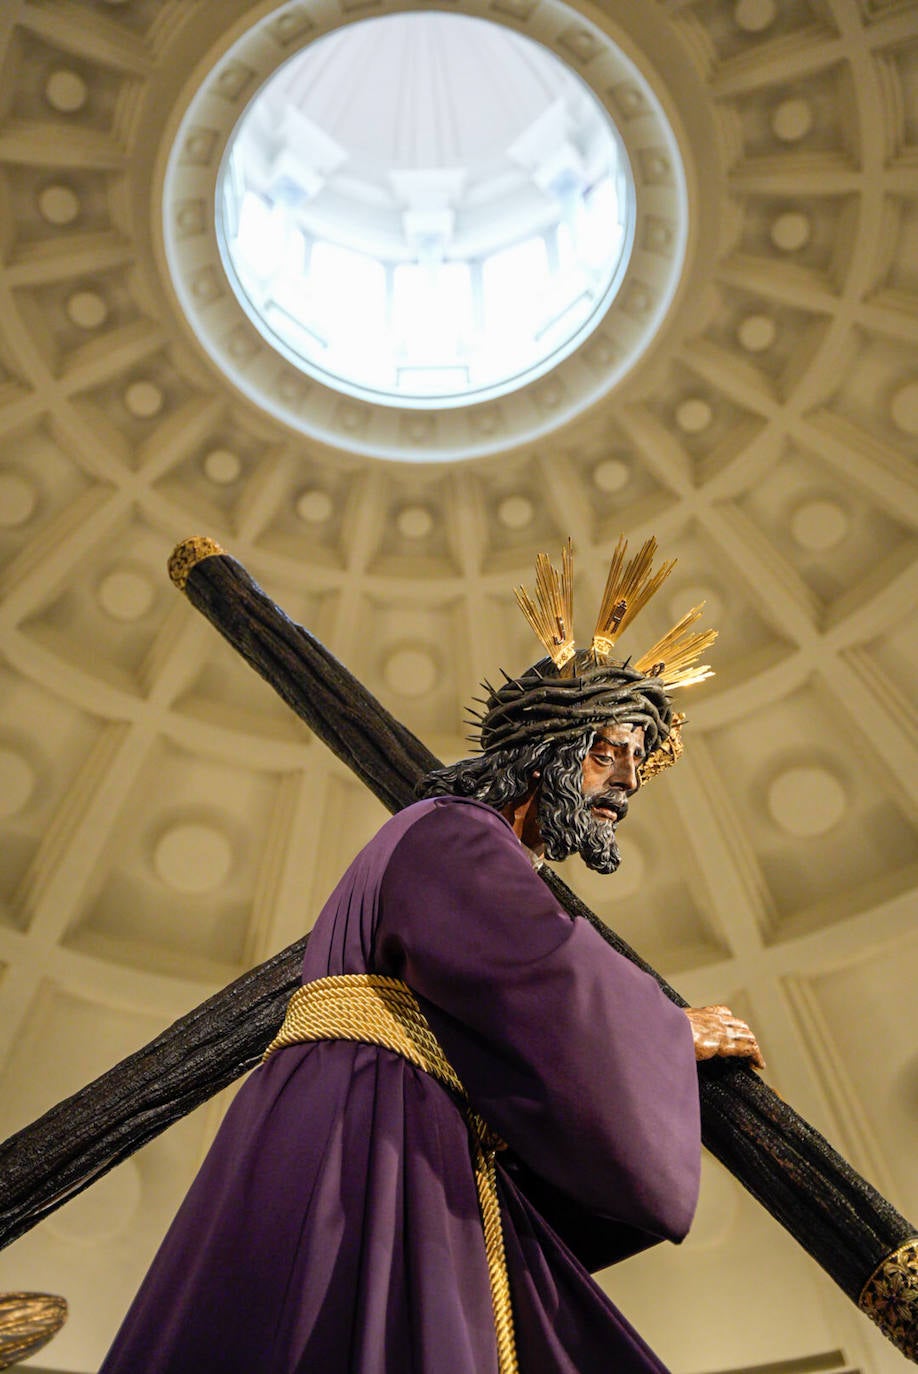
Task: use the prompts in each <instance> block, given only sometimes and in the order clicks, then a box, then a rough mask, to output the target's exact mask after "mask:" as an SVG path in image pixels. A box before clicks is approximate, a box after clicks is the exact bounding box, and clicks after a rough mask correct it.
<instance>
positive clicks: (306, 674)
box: [0, 539, 918, 1360]
mask: <svg viewBox="0 0 918 1374" xmlns="http://www.w3.org/2000/svg"><path fill="white" fill-rule="evenodd" d="M170 573H171V575H172V577H173V580H174V581H175V582H176V583H177V585H179V586H181V587H183V588H184V590H185V592H186V594H187V596H188V599H189V600H190V601H191V603H192V604H193V605H194V606H195V607H197V609H198V610H199V611H201V612H202V613H203V614H204V615H205V616H206V617H207V618H208V619H209V620H210V621H211V622H212V623H213V624H214V625H215V626H216V628H217V629H218V630H219V631H220V633H221V634H222V635H223V636H224V637H225V638H226V639H227V640H229V642H230V644H232V645H233V647H234V648H235V649H237V650H238V651H239V653H240V654H241V655H242V656H243V658H245V659H246V660H247V661H248V662H249V663H250V664H251V665H252V667H253V668H255V670H256V671H257V672H258V673H260V674H261V676H262V677H264V678H265V679H266V680H267V681H268V682H269V683H270V684H271V686H272V687H274V688H275V690H276V691H277V692H279V694H280V695H281V696H282V697H283V699H284V700H285V701H286V702H287V704H288V705H289V706H290V707H291V708H292V709H293V710H294V711H295V712H296V713H297V715H299V716H301V717H302V719H303V720H305V721H306V723H307V724H308V725H309V726H310V727H311V728H312V729H313V730H314V731H315V733H316V734H317V735H319V737H320V738H321V739H323V740H324V741H325V743H326V744H327V745H328V746H329V748H330V749H332V750H333V751H334V753H335V754H337V756H338V757H339V758H340V759H342V760H343V761H344V762H345V763H346V764H347V765H348V766H349V767H350V768H352V769H353V771H354V772H355V773H356V774H357V776H358V777H359V778H361V779H362V780H363V781H364V782H365V783H366V785H367V786H368V787H369V788H370V789H371V791H372V792H374V793H375V795H376V796H377V797H379V799H380V801H382V802H383V804H384V805H385V806H386V807H388V809H389V810H390V811H398V810H400V809H401V808H402V807H404V806H406V805H408V804H409V803H410V802H411V801H412V800H413V799H414V788H415V784H416V782H417V780H418V779H419V777H421V776H422V775H423V774H424V773H426V772H428V771H429V770H430V769H431V768H435V767H437V766H438V764H439V760H437V759H436V758H435V757H434V756H433V754H431V752H430V750H429V749H427V748H426V747H425V745H423V744H422V743H421V741H420V740H419V739H418V738H417V737H416V736H415V735H413V734H412V732H411V731H410V730H408V729H406V727H405V726H404V725H401V724H400V723H399V722H398V721H397V720H396V719H395V718H394V717H393V716H391V715H390V714H389V712H388V711H386V710H385V709H384V707H383V706H381V705H380V703H379V702H378V701H377V700H376V698H375V697H373V696H372V695H371V694H370V693H369V692H368V691H367V690H366V688H364V687H363V686H362V685H361V684H360V683H359V682H358V681H357V679H356V678H355V677H354V676H353V675H352V674H351V673H349V672H348V670H347V669H346V668H345V667H344V666H343V665H342V664H341V663H339V662H338V660H337V659H336V658H334V657H333V656H332V655H331V654H330V653H329V652H328V650H327V649H325V648H324V647H323V646H322V645H321V644H320V643H319V642H318V641H317V640H316V639H314V638H313V636H312V635H311V634H309V632H308V631H307V630H305V629H303V628H302V627H301V626H299V625H296V624H294V623H293V622H292V621H291V620H289V619H288V617H287V616H286V615H284V613H283V611H282V610H280V608H279V607H277V606H275V605H274V603H273V602H272V601H271V600H270V599H269V598H268V597H267V596H265V594H264V592H262V590H261V589H260V588H259V587H258V586H257V585H256V583H255V582H253V580H252V579H251V578H250V577H249V575H248V573H247V572H246V571H245V569H244V568H243V567H242V566H241V565H240V564H239V563H237V562H236V561H235V560H234V559H232V558H229V557H227V556H225V555H223V554H222V551H221V550H220V549H219V548H218V546H216V545H214V544H212V543H211V541H209V540H203V539H194V540H186V541H185V543H184V544H180V545H179V546H178V548H177V549H176V551H175V553H174V554H173V556H172V559H171V560H170ZM542 877H543V880H544V881H545V882H547V883H548V886H549V887H550V888H551V890H552V892H553V893H554V895H555V897H556V898H557V900H558V901H559V902H560V904H561V905H562V906H564V907H565V908H566V910H567V911H569V912H570V913H571V914H572V915H574V916H578V917H581V918H582V919H584V920H587V921H589V922H590V923H591V925H593V926H595V927H596V929H597V930H598V931H599V933H600V934H601V935H602V937H603V939H605V940H607V941H608V942H609V944H610V945H612V946H613V948H614V949H616V950H618V952H619V953H620V954H623V955H624V956H625V957H626V958H627V959H630V960H631V961H632V962H633V963H636V964H638V965H639V966H640V967H641V968H643V969H644V970H645V971H646V972H647V973H649V974H651V976H652V977H654V978H655V979H656V980H657V982H658V983H659V984H660V986H661V988H662V989H663V991H664V992H665V993H666V995H667V996H668V997H670V998H671V999H672V1000H673V1001H674V1002H676V1003H677V1004H678V1005H679V1006H685V1005H686V1003H685V1002H684V1000H683V998H681V997H680V996H679V994H678V993H677V992H676V991H675V990H674V989H673V988H671V987H670V986H669V984H668V983H667V982H666V981H665V980H664V979H663V978H661V977H660V975H659V974H658V973H656V972H655V971H654V970H653V969H652V968H650V967H649V965H648V964H646V963H645V962H644V960H643V959H641V958H640V957H639V956H638V955H637V954H636V953H635V952H634V950H632V949H631V948H630V946H628V945H627V944H626V943H625V941H624V940H622V939H621V938H620V936H618V935H616V934H614V932H612V931H611V930H609V929H608V927H607V926H606V925H605V924H604V923H603V922H602V921H600V920H599V918H598V917H597V916H595V915H594V914H593V912H592V911H590V910H589V909H588V908H587V907H586V906H585V905H584V904H583V903H582V902H581V901H580V899H579V898H578V897H576V896H575V894H574V893H573V892H571V890H570V889H569V888H568V887H567V886H566V884H565V883H563V882H562V881H561V879H560V878H559V877H558V876H557V874H556V873H553V872H552V871H551V870H550V869H548V868H544V869H542ZM305 945H306V940H305V938H304V939H302V940H299V941H297V943H296V944H293V945H291V946H290V947H289V949H286V950H284V951H283V952H282V953H280V954H277V955H275V956H274V958H272V959H269V960H268V961H267V962H266V963H264V964H262V965H261V966H260V967H259V968H256V969H253V970H252V971H251V972H250V973H246V974H245V975H244V976H243V977H242V978H239V979H237V981H236V982H235V983H231V984H230V986H229V987H227V988H224V990H223V991H222V992H220V993H217V995H216V996H215V997H211V998H210V999H209V1000H208V1001H207V1002H204V1003H202V1005H201V1006H199V1007H197V1008H195V1010H194V1011H192V1012H190V1013H189V1014H188V1015H187V1016H184V1017H182V1019H181V1020H180V1021H177V1022H176V1023H175V1024H174V1025H173V1026H171V1027H170V1028H169V1029H168V1030H166V1031H164V1032H163V1034H162V1035H160V1036H158V1037H157V1039H156V1040H153V1041H152V1042H151V1043H150V1044H149V1045H147V1046H145V1047H144V1048H143V1049H141V1050H139V1051H138V1052H137V1053H136V1054H133V1055H131V1056H130V1057H129V1058H128V1059H125V1060H124V1061H123V1062H122V1063H120V1064H118V1065H116V1066H115V1068H113V1069H111V1070H109V1072H108V1073H106V1074H103V1075H102V1077H101V1078H98V1079H96V1080H95V1082H94V1083H91V1084H89V1086H88V1087H86V1088H83V1089H82V1091H80V1092H78V1093H76V1094H75V1095H74V1096H73V1097H71V1098H68V1099H67V1100H66V1101H65V1102H61V1103H59V1104H58V1105H57V1106H56V1107H53V1108H52V1109H51V1110H50V1111H49V1112H47V1113H46V1114H45V1115H44V1116H43V1117H40V1118H39V1120H38V1121H36V1122H34V1123H33V1124H32V1125H31V1126H27V1127H26V1128H25V1129H24V1130H22V1131H20V1132H19V1133H18V1134H17V1135H14V1136H11V1137H10V1139H9V1140H8V1141H6V1142H5V1143H4V1144H3V1145H0V1180H2V1184H0V1245H4V1244H8V1243H9V1242H10V1241H11V1240H13V1239H15V1237H17V1236H19V1235H21V1234H22V1233H23V1232H25V1231H27V1230H28V1229H29V1228H30V1227H32V1226H34V1225H35V1224H36V1223H37V1222H38V1221H40V1220H41V1219H42V1218H43V1217H45V1216H47V1215H48V1214H49V1212H51V1211H53V1210H54V1209H55V1208H56V1207H59V1206H60V1205H61V1204H62V1203H64V1202H66V1201H67V1200H68V1199H69V1198H71V1197H73V1196H74V1195H75V1194H76V1193H78V1192H80V1191H81V1190H82V1189H83V1188H86V1187H88V1186H89V1184H90V1183H92V1182H93V1181H94V1180H95V1179H97V1178H99V1177H100V1176H101V1175H102V1174H104V1173H106V1172H107V1171H108V1170H109V1169H111V1168H112V1167H113V1166H114V1165H115V1164H117V1163H119V1162H120V1161H121V1160H122V1159H125V1158H126V1157H127V1156H128V1155H130V1154H132V1153H133V1152H134V1151H135V1150H137V1149H138V1148H139V1147H140V1146H141V1145H143V1144H145V1143H146V1142H147V1141H148V1140H152V1139H153V1137H154V1136H156V1135H158V1134H159V1133H160V1131H163V1130H165V1128H166V1127H167V1126H168V1125H170V1124H171V1123H172V1122H173V1121H176V1120H178V1119H179V1118H180V1117H182V1116H184V1115H185V1114H186V1113H187V1112H189V1111H191V1110H192V1108H193V1107H196V1106H198V1105H199V1104H200V1103H201V1102H204V1101H206V1100H207V1099H208V1098H209V1097H211V1096H213V1094H214V1093H216V1092H218V1091H219V1090H220V1089H221V1088H223V1087H225V1086H226V1085H227V1084H228V1083H231V1082H232V1081H233V1080H234V1079H235V1078H237V1077H238V1076H239V1075H240V1074H242V1073H244V1072H245V1071H246V1070H247V1069H250V1068H252V1067H253V1066H254V1065H255V1064H257V1063H258V1061H259V1059H260V1057H261V1054H262V1052H263V1051H264V1049H265V1048H266V1046H267V1045H268V1044H269V1043H270V1041H271V1040H272V1038H273V1036H274V1034H275V1031H276V1029H277V1027H278V1025H279V1024H280V1022H281V1020H282V1019H283V1014H284V1008H285V1005H286V1002H287V999H288V997H289V995H290V993H291V992H292V991H293V989H294V988H295V987H297V986H298V984H299V981H300V964H301V962H302V958H303V950H304V948H305ZM698 1078H699V1088H700V1093H701V1114H702V1132H703V1139H704V1143H705V1145H706V1146H707V1148H708V1149H709V1150H710V1151H711V1152H712V1153H713V1154H715V1155H716V1156H717V1158H718V1159H720V1160H721V1161H722V1163H723V1164H725V1165H726V1167H727V1168H728V1169H729V1170H730V1171H731V1173H732V1174H733V1175H734V1176H735V1177H736V1178H737V1179H739V1181H740V1182H741V1183H742V1184H743V1185H744V1187H746V1188H747V1189H748V1190H749V1192H751V1193H752V1195H753V1196H754V1197H756V1198H758V1200H759V1202H761V1203H762V1205H763V1206H764V1207H765V1208H767V1210H768V1211H769V1212H770V1213H771V1214H772V1216H773V1217H775V1218H776V1219H777V1220H778V1221H779V1222H780V1223H781V1225H782V1226H784V1227H785V1229H786V1230H788V1231H789V1232H790V1233H791V1235H792V1236H794V1237H795V1239H796V1240H798V1241H799V1242H800V1244H801V1245H802V1246H803V1247H804V1249H805V1250H807V1251H808V1253H809V1254H810V1255H812V1256H813V1258H814V1259H815V1260H816V1261H817V1263H818V1264H820V1265H821V1266H822V1268H823V1269H825V1271H826V1272H827V1273H828V1274H830V1275H831V1277H832V1278H833V1279H834V1280H835V1281H836V1283H838V1284H839V1286H840V1287H841V1288H842V1289H844V1291H845V1292H846V1293H847V1294H848V1296H849V1297H850V1298H852V1299H853V1301H854V1302H856V1303H858V1304H859V1305H860V1306H861V1308H862V1309H863V1310H864V1311H866V1312H867V1313H868V1314H869V1315H870V1316H871V1317H872V1318H873V1319H874V1320H875V1321H877V1322H878V1324H879V1325H880V1326H881V1328H882V1329H883V1330H884V1332H885V1334H886V1335H887V1336H889V1337H890V1339H892V1340H893V1341H894V1342H895V1343H896V1344H898V1345H899V1347H900V1349H902V1350H903V1351H904V1352H905V1353H906V1354H908V1355H909V1356H910V1357H911V1358H912V1359H916V1360H918V1236H916V1228H915V1227H914V1226H913V1225H912V1224H911V1223H910V1222H908V1221H907V1220H906V1219H905V1217H903V1216H901V1215H900V1213H899V1212H897V1211H896V1209H895V1208H894V1207H893V1206H892V1205H891V1204H890V1203H889V1202H887V1201H886V1200H885V1198H883V1197H881V1196H880V1194H879V1193H878V1192H877V1191H876V1189H875V1188H873V1187H871V1185H870V1184H869V1183H867V1182H866V1180H864V1179H863V1178H861V1177H860V1175H859V1174H858V1173H856V1171H855V1170H854V1169H852V1168H851V1166H850V1164H848V1163H847V1162H846V1160H844V1159H843V1158H842V1157H841V1155H839V1154H838V1153H837V1152H836V1151H835V1150H834V1149H833V1148H832V1146H831V1145H830V1144H829V1143H828V1141H827V1140H825V1139H824V1137H823V1136H821V1135H820V1134H819V1132H818V1131H816V1130H814V1129H813V1127H812V1126H810V1125H809V1124H808V1123H807V1122H806V1121H804V1120H803V1119H802V1118H801V1117H799V1116H798V1115H797V1113H796V1112H794V1111H793V1110H792V1109H791V1108H790V1107H788V1106H787V1104H786V1103H784V1102H782V1101H781V1099H780V1098H779V1097H778V1096H777V1095H776V1094H775V1093H774V1092H772V1090H771V1089H770V1088H769V1087H768V1086H767V1085H766V1084H765V1083H763V1082H762V1080H761V1079H760V1078H759V1077H758V1076H757V1075H756V1074H755V1073H754V1072H753V1071H752V1070H751V1069H749V1068H748V1066H746V1065H744V1064H742V1063H738V1062H736V1061H732V1060H723V1059H721V1060H708V1061H706V1062H704V1063H701V1064H699V1065H698Z"/></svg>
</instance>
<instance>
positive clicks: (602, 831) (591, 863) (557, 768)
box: [539, 749, 627, 873]
mask: <svg viewBox="0 0 918 1374" xmlns="http://www.w3.org/2000/svg"><path fill="white" fill-rule="evenodd" d="M584 752H585V751H584ZM565 753H567V751H566V750H559V752H558V755H556V757H555V758H554V759H553V760H552V761H551V762H550V763H548V764H546V765H545V766H543V768H542V778H541V789H540V794H539V829H540V831H541V835H542V839H543V841H544V843H545V857H546V858H547V859H554V860H555V861H556V862H557V861H560V860H561V859H566V858H567V857H568V856H569V855H570V854H579V855H580V857H581V858H582V859H583V862H584V863H585V864H586V866H587V868H592V869H593V871H594V872H595V873H614V872H615V870H616V869H617V868H618V866H619V864H620V863H621V854H620V853H619V849H618V845H617V843H616V840H615V830H614V828H613V825H612V822H611V821H608V820H603V819H602V818H601V817H600V816H597V815H596V814H595V812H594V810H593V808H594V807H595V806H596V805H597V804H598V803H599V802H600V800H601V798H600V797H598V796H593V797H584V795H583V792H582V791H581V787H582V778H583V773H582V764H583V753H582V752H581V750H579V749H578V750H577V753H578V754H580V757H579V758H578V757H576V756H574V757H573V758H564V757H563V754H565ZM614 801H615V805H616V806H617V807H619V808H621V807H622V806H624V808H625V809H627V801H626V800H625V798H624V796H623V794H622V793H621V792H620V791H618V792H616V793H615V794H614ZM622 814H624V811H622Z"/></svg>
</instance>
